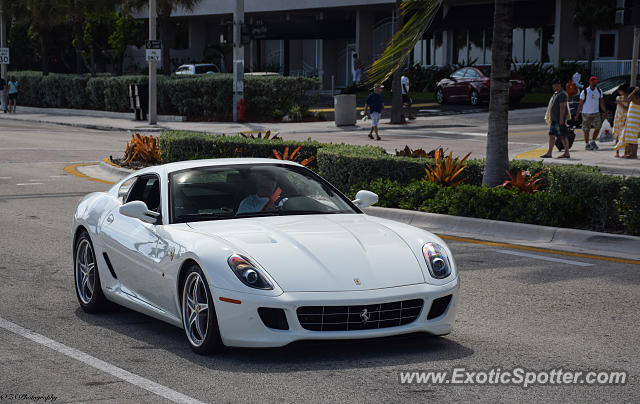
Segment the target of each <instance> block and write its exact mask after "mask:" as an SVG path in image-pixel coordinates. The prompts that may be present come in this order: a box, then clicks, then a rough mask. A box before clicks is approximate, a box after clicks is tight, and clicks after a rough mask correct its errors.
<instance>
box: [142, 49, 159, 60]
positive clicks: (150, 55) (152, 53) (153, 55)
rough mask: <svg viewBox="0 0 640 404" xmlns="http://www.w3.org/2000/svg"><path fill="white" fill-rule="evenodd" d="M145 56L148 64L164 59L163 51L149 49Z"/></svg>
mask: <svg viewBox="0 0 640 404" xmlns="http://www.w3.org/2000/svg"><path fill="white" fill-rule="evenodd" d="M145 56H146V60H147V62H159V61H160V59H162V49H147V52H146V54H145Z"/></svg>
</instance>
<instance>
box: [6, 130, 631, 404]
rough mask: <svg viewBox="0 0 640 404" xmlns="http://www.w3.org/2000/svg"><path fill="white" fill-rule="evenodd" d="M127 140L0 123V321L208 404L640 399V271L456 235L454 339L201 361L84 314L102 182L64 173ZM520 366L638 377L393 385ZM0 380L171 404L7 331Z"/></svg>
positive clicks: (74, 395) (231, 352) (309, 347)
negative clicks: (74, 237) (90, 205)
mask: <svg viewBox="0 0 640 404" xmlns="http://www.w3.org/2000/svg"><path fill="white" fill-rule="evenodd" d="M128 136H129V134H128V133H119V132H103V131H93V130H87V129H75V128H68V127H59V126H49V125H36V124H32V123H19V122H6V121H2V122H0V144H2V148H1V149H0V229H2V231H0V245H2V249H0V318H1V319H4V320H5V321H9V322H11V323H13V324H16V325H19V326H21V327H24V328H26V329H28V330H31V331H33V332H35V333H38V334H39V335H41V336H43V337H46V338H49V339H51V340H53V341H56V342H58V343H61V344H64V345H65V346H67V347H69V348H73V349H75V350H78V351H80V352H82V353H86V354H88V355H91V356H92V357H93V358H95V359H98V360H101V361H104V362H105V363H107V364H109V365H112V366H116V367H118V368H120V369H122V370H124V371H127V372H130V374H133V375H136V376H139V377H140V378H144V380H148V381H151V382H153V383H157V384H159V385H161V386H164V387H166V388H168V389H171V390H172V391H175V392H178V393H181V394H184V395H186V396H188V397H191V398H194V399H197V400H200V401H203V402H233V403H235V402H261V403H263V402H284V403H289V402H291V403H297V402H302V401H304V402H312V403H316V402H317V403H324V402H356V403H360V402H361V403H369V402H383V401H384V402H426V401H440V402H452V401H462V402H489V401H490V402H516V401H517V402H549V401H553V402H577V403H585V402H602V401H607V402H635V401H637V397H638V395H639V394H640V385H639V381H638V380H639V379H638V378H639V376H640V366H639V364H640V354H639V353H638V350H637V341H638V339H639V337H640V332H639V330H638V320H639V318H638V313H639V312H640V307H639V306H640V299H639V290H640V289H639V288H638V286H639V285H640V271H639V269H640V267H639V266H638V265H633V264H623V263H615V262H603V261H600V260H596V259H589V258H580V257H574V256H562V255H557V254H554V255H552V254H547V253H544V252H536V253H531V254H528V255H514V254H518V253H520V252H522V251H521V250H518V249H511V248H508V247H496V246H493V245H486V244H476V243H468V242H461V241H454V240H450V241H448V244H449V246H450V247H451V249H452V250H453V253H454V256H455V259H456V261H457V264H458V267H459V270H460V276H461V279H462V283H461V289H460V297H461V298H460V306H459V311H458V320H457V322H456V326H455V328H454V330H453V332H452V333H451V334H449V335H448V336H445V337H429V336H426V335H422V334H415V335H409V336H404V337H396V338H387V339H381V340H364V341H352V342H311V341H309V342H303V343H295V344H292V345H289V346H287V347H284V348H278V349H237V348H235V349H228V350H226V351H225V352H223V353H221V354H219V355H215V356H210V357H202V356H198V355H196V354H194V353H192V352H191V350H190V349H189V348H188V346H187V344H186V342H185V339H184V336H183V334H182V331H181V330H180V329H178V328H175V327H173V326H170V325H168V324H165V323H162V322H160V321H158V320H155V319H152V318H149V317H146V316H144V315H141V314H138V313H135V312H133V311H130V310H127V309H123V308H118V307H114V308H113V309H112V310H110V311H109V312H107V313H104V314H100V315H88V314H85V313H84V312H83V311H82V310H80V309H79V306H78V303H77V301H76V297H75V294H74V290H73V275H72V266H71V256H70V252H69V250H70V234H69V230H70V223H71V215H72V212H73V210H74V208H75V205H76V203H77V202H78V200H79V199H80V198H81V196H82V195H84V194H85V193H87V192H91V191H98V190H104V189H106V188H107V187H108V185H106V184H101V183H96V182H91V181H87V180H86V179H83V178H78V177H75V176H72V175H70V174H68V173H67V172H65V171H64V168H65V167H66V166H68V165H70V164H72V163H78V162H86V161H97V160H98V157H99V156H104V155H105V154H107V155H108V154H109V153H116V152H118V151H119V150H122V148H123V145H124V142H125V141H126V139H127V138H128ZM505 251H506V252H505ZM550 257H552V258H560V259H562V260H563V261H562V262H558V261H548V260H546V259H547V258H550ZM589 264H591V265H590V266H585V265H589ZM518 366H520V367H524V368H527V369H532V370H549V369H552V368H563V369H572V370H578V371H587V370H593V369H598V370H624V371H627V372H629V376H628V378H629V379H628V382H627V384H626V385H624V386H585V385H570V386H533V387H529V388H526V389H523V388H522V387H519V386H478V385H475V386H457V387H453V386H447V385H435V386H434V385H401V384H399V383H398V372H399V371H407V370H449V371H450V370H451V369H452V368H454V367H464V368H467V369H475V370H487V371H488V370H489V369H491V368H494V367H500V368H502V369H509V368H514V367H518ZM0 375H2V377H0V397H3V395H4V397H6V395H9V394H13V395H22V394H24V395H31V396H36V395H37V396H46V395H53V396H55V397H57V401H56V402H106V403H125V402H165V401H166V400H165V399H163V398H160V397H158V396H156V395H155V394H152V393H150V392H149V391H147V390H145V389H143V388H140V387H138V386H137V385H134V384H132V383H130V382H127V381H124V380H122V379H121V378H117V377H114V376H113V375H111V374H109V373H106V372H105V371H102V370H98V369H96V368H95V367H92V366H89V365H87V364H86V363H84V362H81V361H79V360H77V359H73V358H71V357H69V356H68V355H64V354H62V353H60V352H58V351H55V350H52V349H51V348H49V347H46V346H43V345H42V344H39V343H36V342H34V341H32V340H29V339H27V338H25V337H23V336H20V335H17V334H15V333H13V332H10V331H7V330H6V329H5V328H1V327H0ZM5 400H6V399H5ZM14 401H15V402H18V401H20V402H23V401H25V400H23V399H20V400H14Z"/></svg>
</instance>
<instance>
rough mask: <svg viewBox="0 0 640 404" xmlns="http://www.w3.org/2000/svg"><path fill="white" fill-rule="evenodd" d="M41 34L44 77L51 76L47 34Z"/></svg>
mask: <svg viewBox="0 0 640 404" xmlns="http://www.w3.org/2000/svg"><path fill="white" fill-rule="evenodd" d="M38 34H40V56H41V57H42V75H43V76H46V75H48V74H49V54H48V52H47V51H48V49H47V41H46V39H45V38H46V35H47V34H46V32H39V33H38Z"/></svg>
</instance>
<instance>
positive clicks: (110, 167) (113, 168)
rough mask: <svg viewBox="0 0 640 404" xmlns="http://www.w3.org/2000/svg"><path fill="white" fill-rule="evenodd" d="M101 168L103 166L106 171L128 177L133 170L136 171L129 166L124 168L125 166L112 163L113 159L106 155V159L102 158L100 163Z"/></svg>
mask: <svg viewBox="0 0 640 404" xmlns="http://www.w3.org/2000/svg"><path fill="white" fill-rule="evenodd" d="M99 166H100V168H102V169H103V170H105V171H108V172H110V173H111V174H114V175H120V176H122V177H126V176H127V175H129V174H131V173H132V172H134V171H135V170H131V169H129V168H124V167H120V166H119V165H117V164H115V163H112V162H111V161H109V158H108V157H106V158H105V159H104V160H102V161H101V162H100V164H99Z"/></svg>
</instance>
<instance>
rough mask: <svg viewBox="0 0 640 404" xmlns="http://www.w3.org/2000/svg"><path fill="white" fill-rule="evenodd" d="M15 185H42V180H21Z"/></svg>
mask: <svg viewBox="0 0 640 404" xmlns="http://www.w3.org/2000/svg"><path fill="white" fill-rule="evenodd" d="M16 185H44V182H21V183H19V184H16Z"/></svg>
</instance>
